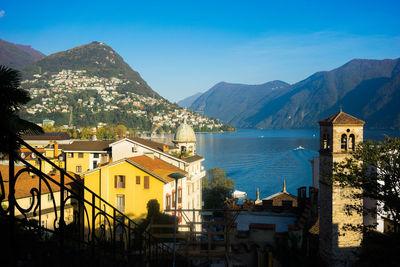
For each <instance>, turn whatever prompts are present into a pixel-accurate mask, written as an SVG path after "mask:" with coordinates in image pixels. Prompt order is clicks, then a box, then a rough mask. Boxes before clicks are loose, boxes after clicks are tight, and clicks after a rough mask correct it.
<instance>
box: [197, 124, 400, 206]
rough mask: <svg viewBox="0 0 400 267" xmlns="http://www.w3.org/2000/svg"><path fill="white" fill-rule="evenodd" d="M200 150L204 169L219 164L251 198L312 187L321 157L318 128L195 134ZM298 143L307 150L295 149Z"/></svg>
mask: <svg viewBox="0 0 400 267" xmlns="http://www.w3.org/2000/svg"><path fill="white" fill-rule="evenodd" d="M384 134H388V135H390V136H400V132H398V131H365V133H364V138H365V139H373V140H383V139H384ZM196 137H197V153H198V154H199V155H202V156H203V157H204V158H205V161H204V162H203V166H204V168H205V169H211V168H215V167H220V168H223V169H225V171H226V174H227V176H228V177H231V178H232V179H233V180H234V182H235V189H236V190H240V191H245V192H246V193H247V197H248V198H253V199H255V198H256V191H257V188H259V190H260V198H265V197H268V196H270V195H272V194H275V193H277V192H279V191H281V190H282V183H283V179H285V180H286V186H287V190H288V191H289V192H290V193H291V194H294V195H297V188H299V187H301V186H307V187H308V186H311V183H312V172H311V163H310V160H311V159H312V158H313V156H318V149H319V130H247V129H246V130H238V131H237V132H234V133H208V134H196ZM299 146H301V147H303V148H304V149H296V148H298V147H299Z"/></svg>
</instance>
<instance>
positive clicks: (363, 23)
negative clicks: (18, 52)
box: [0, 0, 400, 102]
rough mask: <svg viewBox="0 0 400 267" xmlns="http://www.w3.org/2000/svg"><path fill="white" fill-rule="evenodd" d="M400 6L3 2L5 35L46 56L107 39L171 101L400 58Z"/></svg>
mask: <svg viewBox="0 0 400 267" xmlns="http://www.w3.org/2000/svg"><path fill="white" fill-rule="evenodd" d="M399 14H400V1H397V0H392V1H386V0H380V1H376V0H374V1H369V0H364V1H351V0H347V1H341V0H336V1H322V0H319V1H305V0H304V1H289V0H286V1H282V0H281V1H278V0H276V1H251V0H248V1H234V0H231V1H223V0H219V1H218V0H213V1H207V0H203V1H191V0H186V1H166V0H164V1H101V0H98V1H1V2H0V38H2V39H4V40H6V41H10V42H14V43H21V44H30V45H31V46H32V47H33V48H35V49H38V50H40V51H42V52H43V53H45V54H51V53H55V52H58V51H61V50H67V49H70V48H72V47H75V46H78V45H82V44H86V43H90V42H92V41H101V42H105V43H107V44H108V45H110V46H111V47H112V48H113V49H114V50H116V51H117V52H118V53H119V54H120V55H121V56H122V57H123V58H124V59H125V61H126V62H127V63H128V64H129V65H130V66H131V67H132V68H133V69H135V70H136V71H138V72H139V73H140V74H141V75H142V77H143V78H144V79H145V80H146V81H147V82H148V83H149V85H150V86H151V87H152V88H153V89H154V90H156V91H157V92H158V93H159V94H160V95H162V96H164V97H166V98H167V99H169V100H171V101H173V102H175V101H179V100H181V99H183V98H185V97H187V96H190V95H193V94H195V93H196V92H204V91H206V90H207V89H209V88H210V87H212V86H213V85H214V84H216V83H218V82H220V81H226V82H234V83H247V84H259V83H264V82H267V81H271V80H283V81H286V82H289V83H295V82H297V81H300V80H302V79H304V78H306V77H308V76H309V75H311V74H313V73H314V72H316V71H320V70H330V69H333V68H336V67H339V66H341V65H343V64H344V63H346V62H347V61H349V60H351V59H353V58H370V59H384V58H398V57H400V15H399Z"/></svg>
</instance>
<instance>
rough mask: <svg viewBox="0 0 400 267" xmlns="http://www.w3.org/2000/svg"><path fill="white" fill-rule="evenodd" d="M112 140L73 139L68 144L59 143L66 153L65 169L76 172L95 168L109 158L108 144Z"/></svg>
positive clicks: (79, 172)
mask: <svg viewBox="0 0 400 267" xmlns="http://www.w3.org/2000/svg"><path fill="white" fill-rule="evenodd" d="M111 142H112V141H89V140H88V141H73V142H72V143H70V144H65V145H60V146H59V148H60V149H61V150H62V151H63V152H64V153H65V154H66V166H67V168H66V169H67V171H71V172H74V173H77V174H81V173H83V172H86V171H87V170H91V169H95V168H97V166H98V164H104V163H107V162H108V161H109V160H110V149H109V146H108V145H109V144H110V143H111Z"/></svg>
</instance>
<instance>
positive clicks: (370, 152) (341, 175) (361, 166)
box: [333, 136, 400, 232]
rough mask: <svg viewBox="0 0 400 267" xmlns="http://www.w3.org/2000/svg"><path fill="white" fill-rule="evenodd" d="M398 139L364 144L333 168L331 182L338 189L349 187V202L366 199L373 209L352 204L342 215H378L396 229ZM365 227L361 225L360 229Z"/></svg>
mask: <svg viewBox="0 0 400 267" xmlns="http://www.w3.org/2000/svg"><path fill="white" fill-rule="evenodd" d="M399 152H400V139H399V138H390V137H388V136H386V140H384V141H381V142H378V143H376V144H375V143H373V142H372V141H366V142H364V143H361V144H359V145H358V146H357V149H356V151H355V153H354V154H353V155H352V157H351V158H348V159H347V160H346V161H344V162H342V163H338V164H335V166H334V176H333V179H334V181H337V182H338V183H339V184H340V186H342V187H348V186H350V187H353V188H354V189H355V190H353V193H352V196H351V197H352V198H355V199H356V198H358V199H360V198H363V199H370V200H372V202H374V201H375V202H376V203H377V205H374V206H373V207H365V206H363V203H362V202H357V201H355V202H354V203H353V204H349V205H347V206H346V212H347V213H349V214H351V213H352V212H359V213H361V212H363V213H364V214H365V215H367V214H369V215H373V216H375V215H379V216H383V217H385V218H387V219H389V220H390V221H391V222H392V223H393V231H394V232H399V230H400V228H399V226H400V153H399ZM365 227H369V226H368V225H363V226H362V228H364V230H367V229H365Z"/></svg>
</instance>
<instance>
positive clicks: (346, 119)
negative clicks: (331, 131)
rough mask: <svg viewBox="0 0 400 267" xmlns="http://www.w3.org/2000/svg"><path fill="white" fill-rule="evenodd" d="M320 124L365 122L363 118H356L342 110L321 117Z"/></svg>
mask: <svg viewBox="0 0 400 267" xmlns="http://www.w3.org/2000/svg"><path fill="white" fill-rule="evenodd" d="M319 124H320V125H333V124H357V125H364V124H365V122H364V121H363V120H360V119H357V118H356V117H353V116H351V115H349V114H347V113H344V112H343V111H340V112H339V113H337V114H335V115H332V116H330V117H328V118H325V119H322V120H320V121H319Z"/></svg>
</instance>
